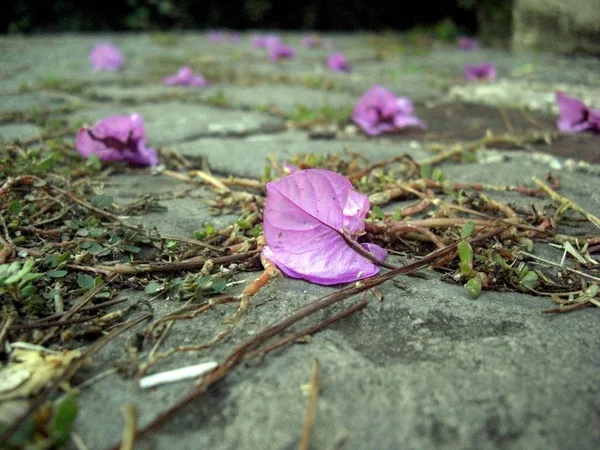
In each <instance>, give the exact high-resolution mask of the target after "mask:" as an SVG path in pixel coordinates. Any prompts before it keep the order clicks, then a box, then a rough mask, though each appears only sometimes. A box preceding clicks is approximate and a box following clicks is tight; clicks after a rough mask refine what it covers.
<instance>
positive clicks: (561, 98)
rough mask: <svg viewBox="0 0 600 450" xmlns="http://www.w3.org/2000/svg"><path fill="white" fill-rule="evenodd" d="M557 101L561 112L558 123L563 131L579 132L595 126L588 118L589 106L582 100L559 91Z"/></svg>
mask: <svg viewBox="0 0 600 450" xmlns="http://www.w3.org/2000/svg"><path fill="white" fill-rule="evenodd" d="M556 103H557V104H558V109H559V114H560V115H559V118H558V121H557V122H556V125H557V127H558V129H559V130H560V131H562V132H563V133H578V132H580V131H585V130H589V129H590V128H592V127H593V125H592V124H591V123H590V122H588V120H587V118H588V112H589V111H588V108H587V106H585V104H584V103H583V102H582V101H581V100H579V99H577V98H575V97H570V96H568V95H566V94H564V93H563V92H557V93H556Z"/></svg>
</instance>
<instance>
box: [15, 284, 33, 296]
mask: <svg viewBox="0 0 600 450" xmlns="http://www.w3.org/2000/svg"><path fill="white" fill-rule="evenodd" d="M19 292H20V293H21V295H22V296H23V297H30V296H32V295H33V294H35V286H34V285H33V284H28V285H26V286H24V287H23V288H21V289H20V290H19Z"/></svg>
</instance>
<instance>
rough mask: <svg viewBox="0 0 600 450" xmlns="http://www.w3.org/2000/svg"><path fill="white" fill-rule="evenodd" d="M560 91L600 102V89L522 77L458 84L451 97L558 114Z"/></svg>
mask: <svg viewBox="0 0 600 450" xmlns="http://www.w3.org/2000/svg"><path fill="white" fill-rule="evenodd" d="M557 91H563V92H565V93H567V94H568V95H571V96H574V97H577V98H580V99H582V100H583V101H584V102H586V104H588V105H592V106H593V105H600V90H599V89H591V88H590V87H589V86H583V85H572V84H567V83H555V84H547V83H539V82H530V81H520V80H499V81H498V82H496V83H469V84H462V85H455V86H453V87H452V88H451V89H450V91H449V92H448V98H449V99H450V100H453V101H455V100H459V101H467V102H472V103H482V104H485V105H490V106H500V107H507V108H523V109H530V110H534V111H542V112H546V113H553V114H558V105H557V104H556V99H555V93H556V92H557Z"/></svg>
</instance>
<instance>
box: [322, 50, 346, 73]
mask: <svg viewBox="0 0 600 450" xmlns="http://www.w3.org/2000/svg"><path fill="white" fill-rule="evenodd" d="M326 64H327V68H328V69H329V70H331V71H333V72H349V71H350V64H348V61H347V60H346V58H345V57H344V55H343V54H342V53H341V52H335V53H332V54H331V55H329V58H327V63H326Z"/></svg>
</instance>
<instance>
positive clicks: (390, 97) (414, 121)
mask: <svg viewBox="0 0 600 450" xmlns="http://www.w3.org/2000/svg"><path fill="white" fill-rule="evenodd" d="M352 120H353V121H354V123H356V124H357V125H358V126H359V127H360V128H361V129H362V130H363V131H364V132H365V133H366V134H368V135H369V136H375V135H378V134H381V133H389V132H393V131H396V130H401V129H403V128H407V127H418V128H421V129H424V128H425V124H424V123H423V122H422V121H421V120H420V119H419V118H418V117H417V116H415V115H414V108H413V104H412V102H411V101H410V100H409V99H408V98H406V97H396V95H395V94H394V93H393V92H391V91H389V90H387V89H386V88H384V87H382V86H373V87H372V88H371V89H369V90H368V91H367V92H365V93H364V94H363V95H362V97H360V99H359V100H358V102H357V103H356V105H355V106H354V111H353V113H352Z"/></svg>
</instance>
